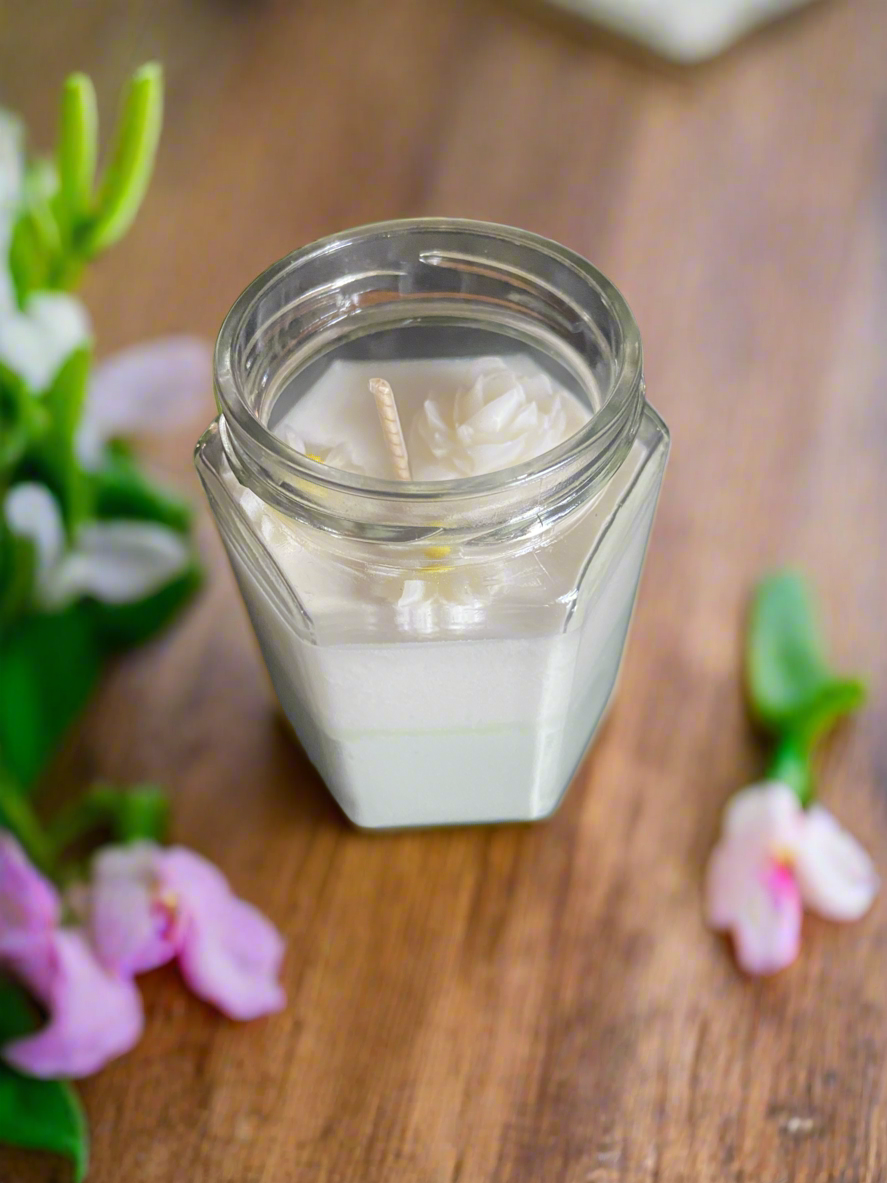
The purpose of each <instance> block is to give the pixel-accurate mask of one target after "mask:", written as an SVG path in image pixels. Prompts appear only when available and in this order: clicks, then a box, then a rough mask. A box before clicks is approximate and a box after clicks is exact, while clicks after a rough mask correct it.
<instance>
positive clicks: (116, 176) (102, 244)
mask: <svg viewBox="0 0 887 1183" xmlns="http://www.w3.org/2000/svg"><path fill="white" fill-rule="evenodd" d="M162 122H163V71H162V69H161V67H160V65H159V63H157V62H149V63H148V64H147V65H144V66H142V67H141V69H139V70H137V71H136V73H135V74H134V75H133V77H132V80H131V82H130V84H129V88H128V90H127V93H126V96H125V98H124V102H123V112H122V114H121V118H120V123H119V126H118V130H117V136H116V141H115V144H114V149H113V152H112V155H111V162H110V164H109V165H108V168H107V171H106V173H105V176H104V178H103V180H102V184H101V188H100V190H99V195H98V200H97V203H96V211H95V216H94V219H93V221H92V224H91V226H90V228H89V231H88V233H87V235H86V237H85V241H84V249H85V253H86V254H87V255H89V256H92V255H95V254H97V253H98V252H99V251H103V250H106V249H107V248H108V247H109V246H113V244H114V243H115V242H117V241H118V240H119V239H121V238H122V237H123V235H124V234H125V233H126V231H127V230H128V229H129V227H130V226H131V225H132V222H133V219H134V218H135V216H136V213H137V212H138V209H139V206H140V205H141V203H142V199H143V198H144V196H145V192H146V190H147V188H148V182H149V181H150V179H151V171H152V169H153V167H154V157H155V155H156V152H157V144H158V142H159V140H160V128H161V124H162Z"/></svg>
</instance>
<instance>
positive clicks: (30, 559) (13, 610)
mask: <svg viewBox="0 0 887 1183" xmlns="http://www.w3.org/2000/svg"><path fill="white" fill-rule="evenodd" d="M36 569H37V550H36V547H35V546H34V543H33V542H32V541H31V539H30V538H22V537H21V536H20V535H18V534H13V532H12V531H11V530H10V529H9V528H8V526H7V525H6V522H5V520H2V519H0V636H2V635H3V632H4V631H5V630H6V629H7V628H8V627H9V622H10V621H12V620H14V619H15V618H16V617H17V616H21V615H23V614H24V612H25V611H26V610H27V609H28V608H29V607H30V606H31V601H32V599H33V594H34V576H35V572H36Z"/></svg>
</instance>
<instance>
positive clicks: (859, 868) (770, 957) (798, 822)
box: [706, 781, 879, 974]
mask: <svg viewBox="0 0 887 1183" xmlns="http://www.w3.org/2000/svg"><path fill="white" fill-rule="evenodd" d="M878 886H879V884H878V876H877V874H876V873H875V869H874V867H873V866H872V863H871V860H870V859H869V857H868V855H867V854H866V852H865V851H864V850H863V849H862V847H861V846H860V845H859V843H858V842H856V840H855V839H854V838H852V837H851V836H850V835H849V834H848V833H847V832H846V830H843V829H842V828H841V827H840V826H839V825H838V823H837V822H836V821H835V819H834V818H833V817H832V815H831V814H830V813H829V812H828V811H827V810H826V809H824V808H823V807H822V806H819V805H816V806H813V807H812V808H811V809H809V810H807V811H805V810H804V809H803V808H802V807H801V804H800V802H799V801H798V798H797V796H796V795H795V793H794V792H793V791H792V790H791V789H790V788H789V787H788V786H787V785H784V784H781V783H780V782H778V781H765V782H763V783H761V784H757V785H751V786H750V787H749V788H747V789H743V790H742V791H741V792H740V793H737V794H736V795H735V796H734V797H732V798H731V799H730V802H729V803H728V805H727V809H726V810H725V814H724V824H723V832H722V835H721V839H720V841H719V842H718V844H717V845H716V846H715V848H714V850H713V851H712V855H711V859H710V861H709V865H708V874H707V880H706V917H707V920H708V923H709V924H710V925H711V927H712V928H714V929H717V930H721V931H726V932H730V933H731V934H732V936H733V941H734V945H735V948H736V958H737V961H738V962H739V964H740V966H741V967H742V968H743V969H744V970H745V971H746V972H747V973H750V974H771V973H775V972H776V971H777V970H780V969H783V968H784V967H785V966H787V965H790V964H791V962H792V961H794V959H795V957H797V955H798V949H799V947H800V937H801V914H802V909H803V907H804V906H806V907H807V908H809V909H811V910H812V911H815V912H818V913H819V914H820V915H822V916H825V917H826V918H828V919H831V920H856V919H858V918H859V917H860V916H862V915H864V913H865V912H866V911H867V910H868V908H869V907H870V906H871V903H872V901H873V899H874V897H875V894H876V893H877V890H878Z"/></svg>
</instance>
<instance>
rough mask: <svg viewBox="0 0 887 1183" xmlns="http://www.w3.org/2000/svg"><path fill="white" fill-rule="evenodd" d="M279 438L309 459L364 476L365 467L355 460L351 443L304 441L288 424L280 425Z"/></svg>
mask: <svg viewBox="0 0 887 1183" xmlns="http://www.w3.org/2000/svg"><path fill="white" fill-rule="evenodd" d="M280 438H281V439H282V440H283V442H284V443H285V444H288V445H289V447H291V448H292V449H293V451H294V452H301V453H302V455H303V456H307V457H308V459H309V460H317V461H319V462H320V463H321V464H328V465H329V466H330V468H341V469H342V471H343V472H353V473H354V475H355V476H364V475H365V474H366V469H365V468H364V467H363V466H362V465H361V464H360V463H358V461H357V460H355V458H354V453H353V452H352V451H351V445H350V444H348V443H346V442H342V443H338V444H333V445H332V446H331V447H330V446H328V445H327V444H310V443H306V441H305V439H304V437H303V436H301V435H299V433H298V432H297V431H295V430H294V428H292V427H290V426H289V425H288V424H284V425H283V426H282V427H281V429H280Z"/></svg>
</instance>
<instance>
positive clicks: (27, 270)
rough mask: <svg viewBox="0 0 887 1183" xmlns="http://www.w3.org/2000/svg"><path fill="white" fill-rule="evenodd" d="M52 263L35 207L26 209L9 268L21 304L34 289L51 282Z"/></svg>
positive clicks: (19, 221) (15, 230)
mask: <svg viewBox="0 0 887 1183" xmlns="http://www.w3.org/2000/svg"><path fill="white" fill-rule="evenodd" d="M52 264H53V260H52V257H51V256H50V254H49V252H48V250H47V247H46V243H45V241H44V239H43V237H42V235H41V233H40V227H39V225H38V223H37V222H36V221H35V219H34V216H33V213H32V211H31V210H29V209H24V210H22V211H21V213H20V214H19V216H18V218H17V219H16V223H15V226H14V227H13V230H12V238H11V239H10V243H9V272H10V275H11V276H12V284H13V287H14V288H15V296H16V299H17V300H18V303H19V306H23V305H24V302H25V299H26V298H27V296H28V294H29V293H30V292H33V291H36V290H37V289H39V288H45V287H47V286H48V285H49V275H50V271H51V269H52Z"/></svg>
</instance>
